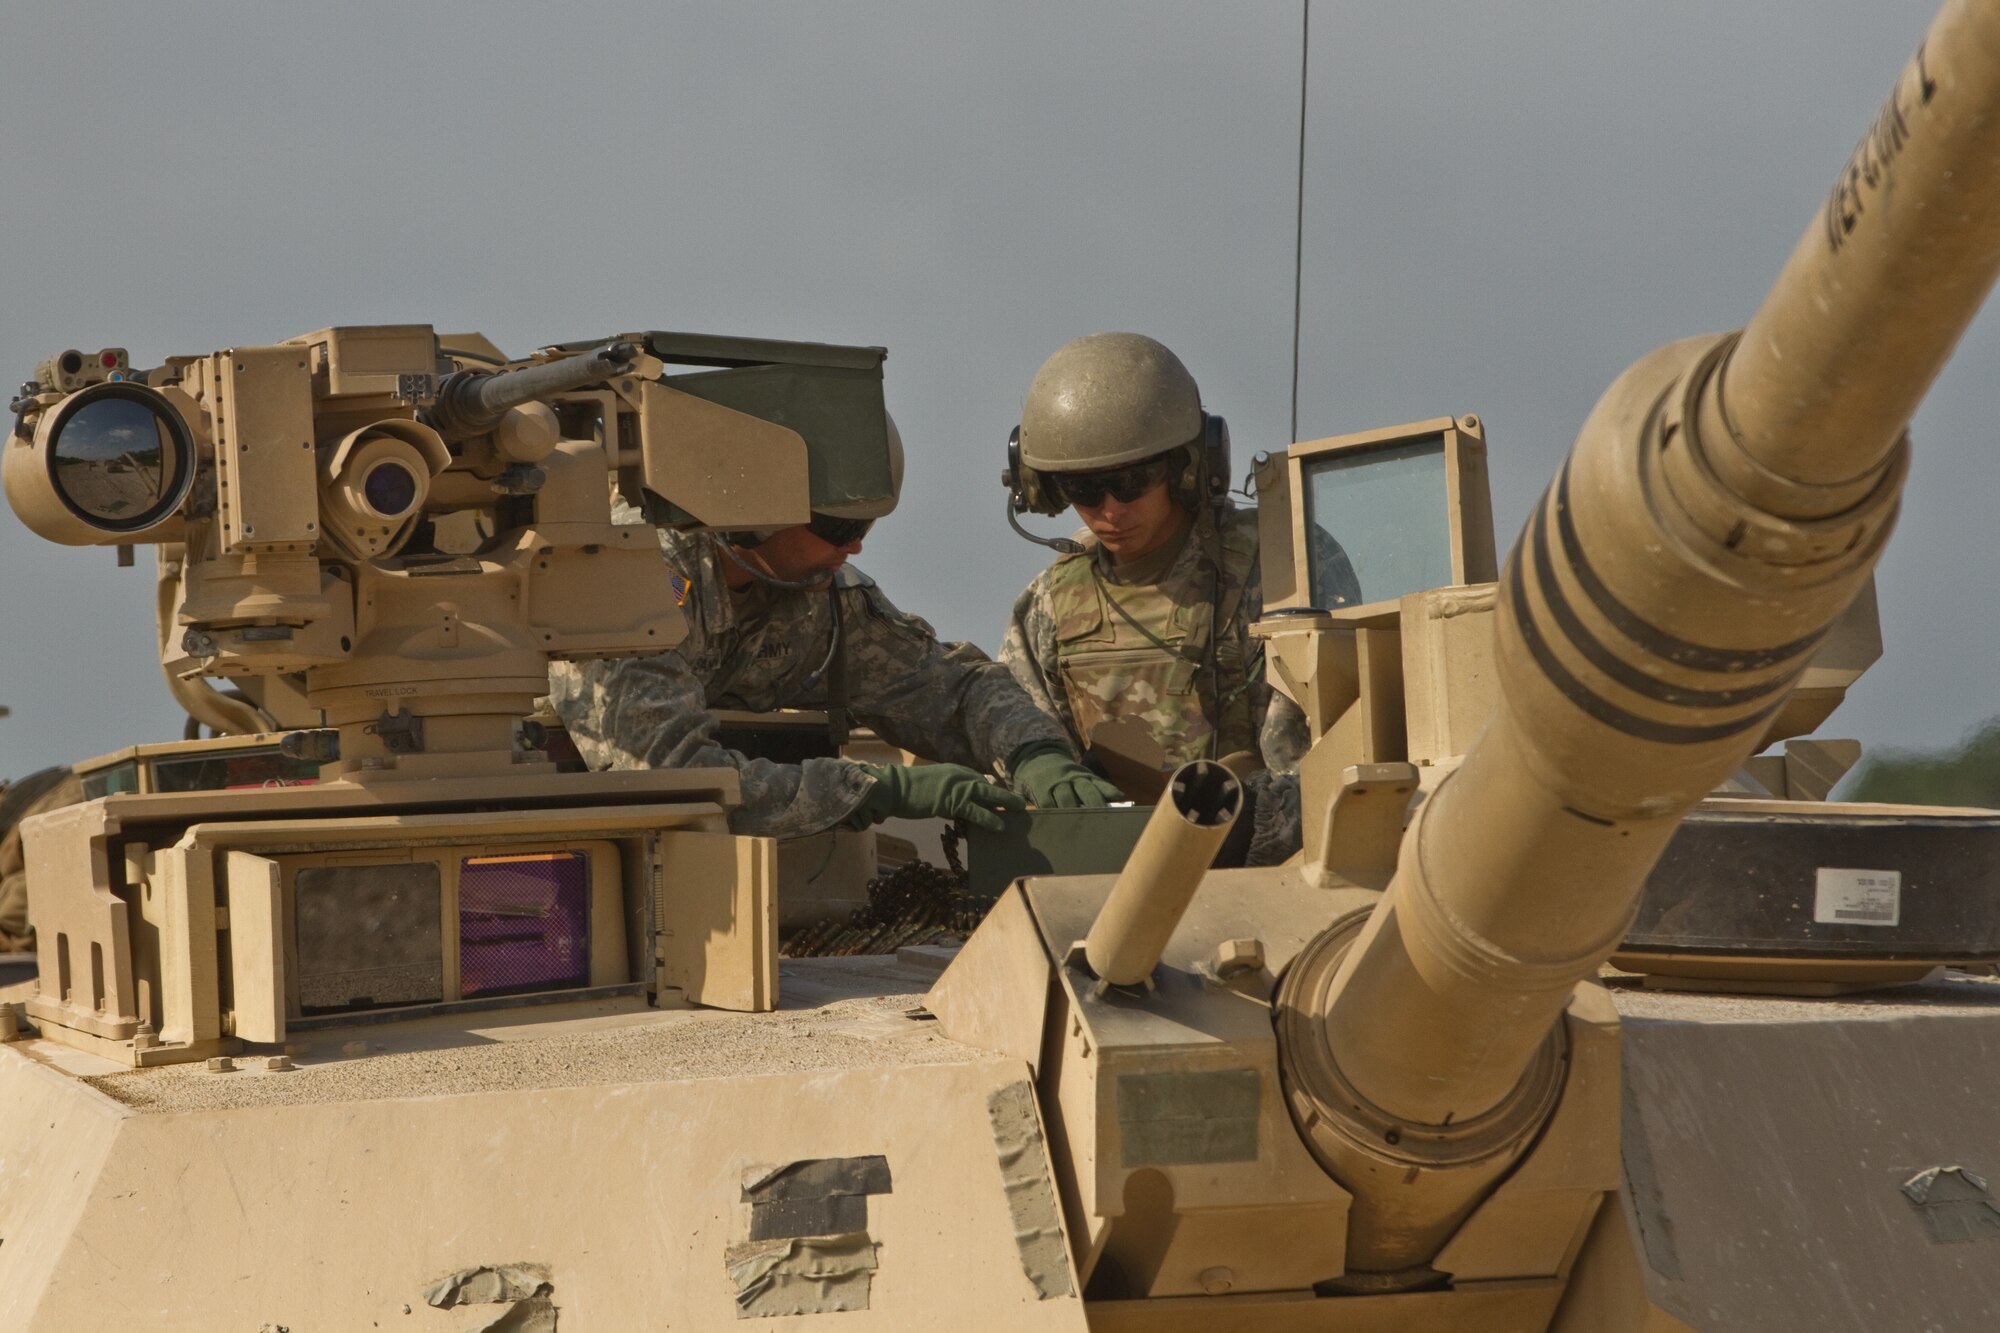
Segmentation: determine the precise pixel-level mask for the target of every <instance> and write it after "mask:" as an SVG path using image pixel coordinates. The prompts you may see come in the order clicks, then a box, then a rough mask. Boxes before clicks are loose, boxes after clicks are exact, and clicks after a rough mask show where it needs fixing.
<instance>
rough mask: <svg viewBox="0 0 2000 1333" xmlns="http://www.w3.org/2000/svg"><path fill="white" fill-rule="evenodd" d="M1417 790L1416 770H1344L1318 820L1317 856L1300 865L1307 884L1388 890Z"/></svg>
mask: <svg viewBox="0 0 2000 1333" xmlns="http://www.w3.org/2000/svg"><path fill="white" fill-rule="evenodd" d="M1416 790H1417V766H1416V765H1415V764H1405V763H1387V764H1349V765H1348V766H1347V767H1346V768H1345V769H1344V770H1342V772H1341V781H1340V789H1339V790H1338V791H1337V792H1335V793H1334V797H1333V800H1331V801H1330V802H1328V803H1327V806H1326V813H1325V814H1324V816H1323V817H1322V823H1321V831H1320V836H1319V838H1318V840H1317V842H1318V846H1319V851H1320V854H1319V856H1317V857H1315V858H1312V859H1310V860H1307V861H1306V862H1305V863H1304V866H1303V869H1304V872H1305V880H1306V883H1308V884H1311V885H1313V886H1314V887H1315V888H1319V887H1325V886H1326V885H1328V884H1329V883H1332V882H1343V883H1347V884H1358V885H1360V886H1362V887H1364V888H1371V889H1379V888H1382V887H1383V886H1384V885H1386V884H1388V882H1389V877H1390V876H1391V875H1392V874H1394V873H1395V870H1396V849H1397V848H1398V846H1400V845H1401V843H1402V840H1403V818H1404V815H1405V814H1406V813H1407V812H1408V810H1409V808H1410V797H1411V796H1412V795H1413V794H1414V793H1415V792H1416Z"/></svg>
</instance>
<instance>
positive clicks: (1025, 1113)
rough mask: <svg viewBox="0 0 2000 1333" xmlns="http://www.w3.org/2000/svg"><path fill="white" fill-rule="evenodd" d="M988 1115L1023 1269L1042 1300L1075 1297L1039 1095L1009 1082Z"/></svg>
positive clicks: (996, 1095) (989, 1102) (991, 1103)
mask: <svg viewBox="0 0 2000 1333" xmlns="http://www.w3.org/2000/svg"><path fill="white" fill-rule="evenodd" d="M986 1114H987V1115H988V1116H989V1117H990V1118H991V1119H992V1121H993V1144H994V1146H995V1147H996V1148H998V1149H999V1151H1000V1179H1001V1180H1002V1181H1003V1182H1005V1184H1006V1187H1007V1209H1008V1212H1009V1213H1010V1215H1011V1216H1012V1217H1013V1219H1014V1244H1015V1246H1016V1247H1017V1248H1018V1249H1019V1250H1020V1251H1021V1271H1022V1272H1024V1273H1026V1274H1027V1275H1028V1281H1029V1282H1031V1283H1033V1284H1034V1287H1035V1294H1036V1296H1037V1297H1039V1298H1040V1299H1042V1300H1045V1301H1046V1300H1050V1299H1052V1298H1054V1297H1057V1296H1073V1295H1075V1294H1076V1287H1075V1285H1074V1284H1073V1283H1071V1281H1070V1276H1069V1250H1068V1247H1067V1246H1065V1245H1064V1244H1063V1233H1062V1218H1061V1216H1060V1215H1059V1214H1058V1213H1057V1211H1056V1191H1055V1186H1054V1185H1053V1184H1052V1183H1050V1180H1049V1155H1048V1149H1047V1148H1046V1146H1045V1145H1044V1144H1043V1142H1042V1129H1041V1126H1040V1125H1039V1124H1038V1123H1036V1120H1035V1094H1034V1092H1033V1091H1032V1090H1031V1089H1030V1088H1029V1087H1028V1085H1027V1084H1026V1083H1025V1082H1022V1083H1009V1084H1008V1085H1007V1086H1006V1087H1004V1088H999V1089H996V1090H995V1091H994V1093H993V1095H992V1096H990V1097H988V1098H987V1099H986Z"/></svg>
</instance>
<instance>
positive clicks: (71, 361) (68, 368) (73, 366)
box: [56, 352, 83, 375]
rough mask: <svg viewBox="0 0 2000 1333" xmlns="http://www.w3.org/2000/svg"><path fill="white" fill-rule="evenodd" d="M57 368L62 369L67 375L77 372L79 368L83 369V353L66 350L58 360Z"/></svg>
mask: <svg viewBox="0 0 2000 1333" xmlns="http://www.w3.org/2000/svg"><path fill="white" fill-rule="evenodd" d="M56 368H57V369H59V370H61V371H62V373H63V374H65V375H74V374H76V373H77V372H78V371H79V370H82V369H83V353H81V352H64V353H63V354H62V359H61V360H59V361H57V362H56Z"/></svg>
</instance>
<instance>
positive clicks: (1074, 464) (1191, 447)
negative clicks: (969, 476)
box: [1005, 333, 1229, 514]
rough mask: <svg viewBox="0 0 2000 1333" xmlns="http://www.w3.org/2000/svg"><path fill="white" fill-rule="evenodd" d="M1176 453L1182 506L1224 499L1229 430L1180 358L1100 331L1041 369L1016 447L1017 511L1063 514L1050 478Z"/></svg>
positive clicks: (1012, 459) (1011, 483)
mask: <svg viewBox="0 0 2000 1333" xmlns="http://www.w3.org/2000/svg"><path fill="white" fill-rule="evenodd" d="M1174 450H1184V451H1185V455H1186V457H1185V464H1184V466H1183V467H1181V468H1180V469H1178V470H1177V471H1176V472H1175V473H1174V481H1175V491H1176V495H1177V498H1178V499H1179V500H1180V501H1181V503H1182V504H1183V505H1185V506H1186V507H1187V508H1189V509H1195V508H1197V507H1198V506H1199V505H1200V503H1201V502H1202V501H1203V500H1204V499H1215V498H1218V497H1219V496H1220V494H1221V492H1222V490H1223V489H1224V488H1226V486H1227V484H1228V482H1227V478H1228V475H1229V464H1228V451H1229V429H1228V427H1227V425H1225V424H1224V423H1223V421H1222V418H1220V417H1214V416H1210V415H1209V414H1208V413H1206V412H1204V411H1203V410H1202V407H1201V391H1200V390H1199V389H1198V388H1196V387H1195V382H1194V376H1193V375H1190V374H1189V373H1188V369H1187V367H1186V366H1184V365H1182V364H1181V359H1180V358H1179V357H1177V356H1175V355H1174V354H1173V352H1171V351H1169V350H1168V349H1167V348H1166V346H1164V345H1163V344H1162V343H1160V342H1159V341H1157V340H1156V339H1153V338H1148V337H1146V336H1145V335H1144V334H1141V333H1092V334H1088V335H1086V336H1084V337H1082V338H1076V339H1073V340H1072V341H1070V342H1067V343H1064V344H1063V345H1062V346H1061V347H1059V348H1057V349H1056V352H1055V355H1053V356H1051V357H1050V358H1049V359H1048V360H1047V361H1044V362H1043V363H1042V368H1041V369H1040V370H1038V371H1036V372H1035V378H1034V380H1033V382H1032V383H1030V384H1029V386H1028V396H1027V399H1026V401H1025V402H1023V403H1022V405H1021V422H1020V425H1018V426H1017V427H1015V429H1014V435H1013V437H1012V438H1011V439H1010V440H1009V441H1008V446H1007V452H1008V459H1007V462H1008V470H1007V474H1006V477H1005V480H1006V482H1007V484H1008V487H1009V489H1010V490H1011V491H1012V492H1013V497H1014V499H1013V508H1014V511H1015V512H1024V511H1027V510H1031V509H1032V510H1034V511H1035V512H1037V513H1042V514H1057V513H1061V512H1062V510H1063V508H1064V502H1063V500H1062V498H1061V495H1060V493H1059V492H1058V490H1057V489H1056V488H1055V487H1052V486H1049V485H1048V484H1046V483H1045V482H1044V480H1043V474H1047V473H1063V472H1101V471H1105V470H1107V469H1110V468H1117V467H1123V466H1125V465H1126V464H1129V463H1137V462H1141V461H1143V460H1145V459H1148V458H1153V457H1157V456H1158V455H1160V454H1165V453H1169V452H1172V451H1174Z"/></svg>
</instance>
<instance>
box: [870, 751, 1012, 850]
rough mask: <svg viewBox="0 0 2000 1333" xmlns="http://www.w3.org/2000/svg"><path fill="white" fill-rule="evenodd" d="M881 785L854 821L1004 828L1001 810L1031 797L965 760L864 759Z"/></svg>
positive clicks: (873, 788) (876, 781)
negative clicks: (938, 820) (937, 820)
mask: <svg viewBox="0 0 2000 1333" xmlns="http://www.w3.org/2000/svg"><path fill="white" fill-rule="evenodd" d="M861 767H862V768H863V769H864V770H865V771H866V772H867V774H868V776H869V777H871V778H874V779H875V785H874V786H873V787H871V788H870V789H869V791H868V795H866V796H865V797H863V798H862V800H861V804H860V805H859V806H858V807H856V809H855V811H854V813H853V814H852V815H850V816H848V823H849V824H851V825H852V826H853V827H855V828H867V827H868V826H869V825H870V824H879V823H881V822H882V821H883V820H885V819H892V818H899V819H931V818H934V817H942V818H944V819H962V820H964V821H965V822H966V823H968V824H977V825H978V826H979V827H980V828H983V829H991V830H993V831H994V832H995V833H998V832H999V831H1000V830H1001V829H1002V828H1003V827H1005V825H1004V824H1003V823H1002V822H1001V819H1000V816H999V815H997V814H995V813H994V811H996V810H1024V809H1026V808H1027V804H1028V803H1027V802H1026V801H1025V800H1023V799H1022V798H1021V797H1019V796H1017V795H1015V794H1014V793H1013V792H1011V791H1008V790H1007V789H1006V788H1005V787H999V786H995V785H994V784H993V783H991V782H988V781H987V780H986V779H985V778H983V777H981V776H979V774H977V773H975V772H973V771H972V770H971V769H969V768H966V767H964V766H963V765H960V764H913V765H910V766H909V767H907V768H906V767H904V766H903V765H901V764H863V765H861Z"/></svg>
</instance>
